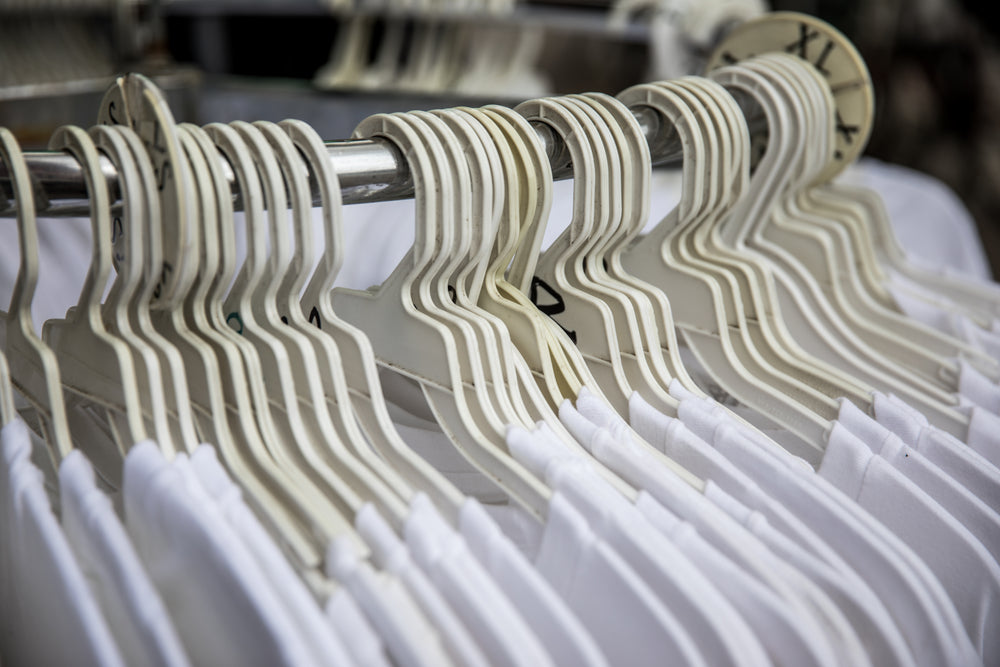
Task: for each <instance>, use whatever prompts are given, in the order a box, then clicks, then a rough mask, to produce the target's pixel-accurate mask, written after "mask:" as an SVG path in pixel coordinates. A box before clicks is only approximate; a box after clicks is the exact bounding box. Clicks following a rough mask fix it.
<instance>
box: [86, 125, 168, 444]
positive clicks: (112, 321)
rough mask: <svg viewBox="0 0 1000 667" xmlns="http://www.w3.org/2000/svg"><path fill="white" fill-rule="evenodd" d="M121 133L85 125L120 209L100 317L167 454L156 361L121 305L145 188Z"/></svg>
mask: <svg viewBox="0 0 1000 667" xmlns="http://www.w3.org/2000/svg"><path fill="white" fill-rule="evenodd" d="M124 132H131V130H130V129H128V128H125V127H116V126H110V125H96V126H94V127H93V128H91V130H90V135H91V137H92V138H93V140H94V143H95V144H96V146H97V148H98V149H99V150H100V151H101V152H102V153H103V154H105V155H107V156H108V158H109V159H110V160H111V162H112V164H114V166H115V171H117V172H118V183H119V188H120V189H121V191H122V214H121V217H115V218H114V220H113V227H112V234H111V243H112V248H113V251H114V253H115V259H116V260H117V261H116V262H115V264H116V268H117V274H116V276H115V279H114V281H113V282H112V284H111V290H110V291H109V292H108V296H107V298H106V299H105V301H104V305H103V308H102V316H103V321H104V325H105V328H106V330H107V332H108V334H110V335H112V336H114V337H115V338H116V339H117V340H119V341H121V342H122V343H124V344H125V345H127V346H128V348H129V350H131V352H132V362H133V366H134V368H135V372H136V381H137V384H138V386H139V387H141V390H140V391H139V394H138V396H139V399H140V401H141V403H142V411H143V414H144V416H145V419H146V427H147V428H148V429H149V431H150V433H152V434H153V436H154V438H155V439H156V442H157V444H158V445H159V446H160V448H161V449H162V450H163V452H164V455H165V456H166V457H167V458H168V459H171V458H173V457H174V454H175V453H176V451H177V448H176V447H175V445H174V436H173V434H172V433H171V431H170V425H169V423H168V421H167V402H166V397H165V388H164V382H163V377H162V375H161V372H160V361H159V359H158V358H157V356H156V352H155V351H154V350H153V349H152V347H151V346H150V345H149V344H147V343H146V342H145V341H144V340H142V339H141V338H139V336H138V335H137V334H136V332H135V331H134V330H133V328H132V324H131V322H130V320H129V316H128V311H127V305H128V303H129V302H130V300H131V299H132V297H133V295H134V293H135V292H136V291H137V290H138V287H139V282H140V280H141V278H142V268H141V265H140V264H139V262H140V261H141V259H142V255H143V248H142V246H143V243H144V242H145V231H144V229H143V220H142V213H143V212H144V208H145V207H144V203H143V198H144V197H145V193H144V191H143V188H142V187H141V184H140V183H139V170H138V168H137V166H136V162H135V158H134V157H133V156H132V152H131V151H130V150H129V147H128V145H127V144H126V143H125V140H124V139H123V138H122V135H121V134H120V133H124Z"/></svg>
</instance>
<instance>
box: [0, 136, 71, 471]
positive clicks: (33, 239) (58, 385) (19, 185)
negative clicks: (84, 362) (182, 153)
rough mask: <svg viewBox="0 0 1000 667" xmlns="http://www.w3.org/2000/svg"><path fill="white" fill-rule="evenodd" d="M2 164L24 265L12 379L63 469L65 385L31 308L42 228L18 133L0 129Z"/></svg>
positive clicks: (15, 306)
mask: <svg viewBox="0 0 1000 667" xmlns="http://www.w3.org/2000/svg"><path fill="white" fill-rule="evenodd" d="M0 159H2V160H3V162H4V163H5V164H6V165H7V173H9V174H10V176H11V189H12V191H13V194H14V201H15V202H16V203H17V236H18V243H19V245H20V258H21V264H20V266H19V267H18V270H17V280H16V282H15V283H14V289H13V291H12V292H11V297H10V309H9V311H8V312H7V313H6V314H4V317H3V320H4V321H3V324H4V329H5V331H4V333H5V337H6V341H5V350H4V351H5V352H6V353H7V355H8V364H9V366H10V379H11V383H12V384H13V385H14V388H16V389H17V390H18V392H20V394H21V395H22V396H24V397H25V398H26V399H27V400H28V402H29V403H30V404H31V406H32V408H34V410H35V411H36V412H37V413H38V415H39V417H40V418H41V424H42V429H43V432H44V435H45V439H46V441H47V442H48V444H49V452H50V454H51V455H52V458H53V461H54V462H55V464H56V465H57V466H58V464H59V462H60V461H62V459H63V458H64V457H65V456H66V455H67V454H69V452H71V451H72V450H73V442H72V440H71V439H70V432H69V424H68V422H67V420H66V404H65V402H64V398H63V390H62V379H61V378H60V376H59V363H58V362H57V361H56V357H55V354H54V353H53V352H52V350H51V348H49V346H48V345H46V344H45V343H44V342H43V341H42V340H41V339H40V338H39V337H38V335H37V334H36V333H35V327H34V324H32V321H31V302H32V300H33V299H34V296H35V287H36V285H37V284H38V222H37V220H36V218H35V196H34V190H33V189H32V183H31V175H30V174H29V173H28V165H27V163H26V162H25V161H24V155H23V154H22V153H21V147H20V146H18V144H17V140H16V139H15V138H14V135H13V133H11V132H10V130H8V129H7V128H5V127H0Z"/></svg>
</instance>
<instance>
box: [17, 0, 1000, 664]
mask: <svg viewBox="0 0 1000 667" xmlns="http://www.w3.org/2000/svg"><path fill="white" fill-rule="evenodd" d="M328 4H329V3H328ZM333 4H337V3H333ZM494 4H495V3H494ZM500 4H501V5H504V3H500ZM682 4H683V3H682ZM688 4H691V7H686V6H685V7H677V8H673V9H671V10H670V11H669V12H668V11H667V10H665V9H664V8H662V7H659V6H657V7H653V6H652V5H650V3H649V2H648V1H647V0H621V2H618V3H616V5H617V7H616V9H615V11H614V12H613V13H614V16H615V17H616V18H615V21H616V22H617V23H616V25H617V29H620V28H622V27H623V24H622V18H623V17H625V16H630V15H631V14H636V15H637V16H638V15H644V12H649V13H651V15H652V17H653V18H652V21H653V24H654V33H652V34H655V35H659V36H661V37H664V38H669V39H668V41H674V42H676V43H669V44H668V43H664V44H657V48H656V55H657V56H660V57H662V56H663V55H664V54H671V53H672V54H675V55H676V57H677V58H684V59H687V58H689V57H693V54H692V53H691V46H692V45H693V44H697V45H700V47H699V48H702V49H705V50H706V51H705V53H701V54H700V55H699V56H698V57H699V58H700V59H701V60H704V68H705V69H704V71H703V72H702V73H701V74H700V75H697V76H695V75H689V74H687V73H686V72H685V70H686V69H687V68H689V67H690V66H691V63H693V62H694V61H693V60H691V61H688V60H684V62H681V61H678V62H677V63H674V64H675V65H676V66H677V68H678V69H677V70H676V71H677V75H676V77H674V78H670V79H667V80H663V81H657V82H652V83H643V84H638V85H634V86H632V87H630V88H628V89H626V90H623V91H620V92H619V93H618V94H617V96H616V97H613V96H611V95H608V94H604V93H584V94H570V95H559V96H550V97H544V98H539V99H527V100H525V101H522V102H521V103H520V104H517V105H516V106H515V107H513V108H511V107H510V106H505V105H497V104H488V105H485V106H484V105H483V103H482V102H480V103H479V104H471V103H464V102H463V103H456V104H455V106H452V107H450V108H439V109H435V110H433V111H425V110H416V111H407V112H393V113H371V112H372V111H373V109H372V108H370V106H371V105H370V104H369V103H368V101H367V99H366V98H365V97H364V95H366V94H368V93H363V92H362V91H364V90H369V89H375V90H377V89H380V88H381V87H382V86H385V85H389V83H392V84H393V85H394V86H398V87H400V89H401V90H402V89H405V90H406V91H409V92H413V91H417V90H421V91H425V92H426V91H432V92H434V93H435V94H438V93H440V92H442V91H445V90H450V91H451V92H453V93H456V94H457V93H462V92H464V93H465V94H470V91H480V92H483V91H492V92H490V94H491V95H492V94H494V93H495V92H496V91H502V90H508V92H510V90H509V89H508V88H506V87H509V86H510V85H512V84H513V83H516V82H518V81H522V80H529V79H531V78H532V77H531V76H529V75H532V73H533V72H534V70H533V69H532V68H531V67H529V64H531V63H534V61H535V59H536V57H537V56H538V53H539V52H540V49H541V45H542V43H543V42H542V39H541V35H542V34H543V33H542V32H541V31H540V29H539V30H536V29H535V28H534V26H532V29H531V30H522V29H521V28H523V26H521V27H518V28H517V30H506V29H505V30H502V31H495V30H493V29H488V28H497V26H490V25H488V21H487V23H485V24H484V25H483V26H482V29H477V30H474V31H472V32H466V30H467V28H468V27H467V26H464V25H463V24H462V22H461V21H460V20H458V18H456V17H458V16H461V15H462V14H463V12H466V11H467V10H469V8H459V11H457V12H455V14H456V16H454V17H453V16H452V12H451V10H449V12H448V16H447V18H448V21H443V15H441V16H439V15H438V14H435V13H434V12H441V11H443V9H441V8H432V7H425V8H424V7H422V8H404V7H402V6H400V7H394V8H389V9H392V10H393V11H394V12H395V11H397V10H403V9H405V10H406V12H407V16H406V20H405V21H403V19H401V18H399V17H396V16H389V17H386V18H385V19H384V20H382V18H381V17H379V16H378V12H376V13H375V14H372V15H371V16H369V15H368V14H367V13H364V12H362V13H361V14H357V15H355V14H353V13H352V12H354V11H355V10H356V9H358V8H354V7H350V8H349V7H346V6H345V7H339V5H338V7H336V9H337V11H339V12H345V13H344V15H343V16H341V17H340V19H339V20H338V25H339V28H338V30H339V32H338V34H337V41H336V42H335V46H334V49H333V53H332V55H331V60H330V62H329V63H328V64H327V65H325V66H324V68H323V71H322V72H320V73H318V74H317V80H318V81H320V80H321V81H322V82H323V83H324V85H330V86H333V87H337V88H338V89H340V90H341V93H339V94H338V96H337V98H338V104H340V103H341V102H343V103H344V104H349V105H357V104H359V103H362V102H363V104H362V106H364V107H365V112H364V113H365V115H366V117H365V118H364V119H363V120H361V122H359V123H357V125H356V126H354V130H353V132H352V133H351V134H350V138H349V139H343V140H332V141H331V140H328V139H324V138H323V137H321V136H320V134H319V133H318V132H317V131H316V130H315V129H313V127H311V126H310V125H309V124H307V123H305V122H303V121H299V120H284V121H281V122H280V123H276V122H271V121H264V120H253V119H252V118H250V117H248V118H246V119H244V120H233V121H231V122H230V121H227V122H211V123H209V124H207V125H205V126H204V127H199V126H197V125H194V124H192V123H180V124H178V123H177V122H176V121H175V119H174V110H172V109H171V108H170V105H169V104H168V102H167V97H166V96H165V94H164V92H163V91H162V90H160V88H158V87H157V85H156V84H155V83H154V82H153V81H152V80H151V79H150V78H148V77H146V76H143V75H141V74H137V73H130V74H127V75H123V76H121V77H119V78H117V79H116V80H115V81H114V82H113V83H112V84H111V86H110V87H109V88H108V90H107V92H106V94H105V96H104V98H103V99H102V101H101V104H100V107H99V109H98V113H97V118H98V123H99V124H98V125H95V126H94V127H93V128H91V129H89V130H84V129H82V128H79V127H75V126H73V125H65V126H63V127H61V128H59V129H58V130H56V131H55V132H54V133H53V135H52V137H51V139H50V143H49V145H48V149H47V150H44V151H35V150H32V151H27V152H25V151H24V150H22V149H21V146H20V144H19V143H18V140H17V139H15V137H14V134H13V133H12V132H11V131H10V130H8V129H6V128H3V127H0V302H4V299H8V301H6V302H4V303H5V306H6V310H2V311H0V664H2V665H8V664H9V665H22V664H24V665H43V666H44V665H102V666H112V667H115V666H117V665H149V666H153V667H175V666H176V667H184V666H186V665H212V666H213V667H214V666H216V665H218V666H220V667H225V666H227V665H240V666H251V667H252V666H254V665H267V666H269V667H271V666H281V665H294V666H295V667H310V666H313V665H315V666H317V667H319V666H329V667H341V666H344V667H346V666H348V665H362V666H364V667H388V666H389V665H394V666H395V665H398V666H400V667H439V666H448V665H456V666H458V665H462V666H470V667H487V666H492V665H497V666H504V667H546V666H552V667H606V666H609V665H649V666H653V665H663V664H671V665H674V664H676V665H685V666H692V667H767V666H768V665H779V666H782V667H843V666H850V667H916V666H920V667H939V666H953V665H954V666H961V667H965V666H977V665H1000V283H996V282H993V281H992V279H991V276H990V274H989V271H988V267H987V264H986V252H985V248H984V246H983V244H982V241H981V240H980V239H979V238H978V235H977V234H976V228H975V225H974V224H973V221H972V218H971V216H970V214H969V213H968V211H966V210H965V208H964V207H963V206H962V204H961V203H960V202H959V201H958V200H957V198H956V197H955V196H954V194H953V193H952V192H951V191H950V190H948V188H947V187H945V186H944V185H943V184H941V183H940V182H937V181H934V180H933V179H931V178H930V177H928V176H925V175H923V174H920V173H917V172H913V171H911V170H907V169H903V168H899V167H896V166H894V165H889V164H885V163H881V162H878V161H877V160H875V159H873V158H860V159H859V155H860V154H861V152H863V150H864V148H865V145H866V142H867V139H868V136H869V133H870V132H871V130H872V127H873V126H874V124H875V123H874V121H875V115H874V86H873V84H872V82H871V79H870V77H869V75H868V72H867V70H866V68H865V63H864V61H863V60H862V59H861V57H860V55H859V54H858V53H857V51H856V50H855V48H854V47H853V45H851V44H850V43H849V42H848V41H847V40H846V38H845V37H844V36H843V35H842V34H840V33H839V32H838V31H837V30H835V29H834V28H833V27H832V26H829V25H827V24H825V23H823V22H821V21H819V20H818V19H815V18H813V17H809V16H806V15H803V14H794V13H790V12H774V13H765V12H764V11H763V10H764V8H763V7H761V6H760V3H759V2H758V1H757V0H726V1H725V2H724V3H721V4H720V3H718V2H713V3H703V4H704V6H702V5H701V4H699V3H688ZM723 5H725V6H723ZM331 7H332V5H331ZM382 9H385V8H374V7H372V8H368V9H367V10H366V11H375V10H378V11H382ZM488 9H489V10H490V11H489V16H490V17H493V15H494V14H495V15H498V16H499V15H500V14H507V13H510V12H513V14H512V16H519V14H520V11H521V8H519V7H516V6H515V5H512V4H510V3H508V4H506V5H504V6H503V7H500V6H499V5H497V6H496V7H493V6H491V7H489V8H488ZM501 9H502V10H503V11H500V10H501ZM508 10H509V11H508ZM553 11H554V13H555V14H556V15H558V16H560V17H561V16H562V14H561V13H560V12H563V11H566V10H564V9H562V8H560V9H557V10H553ZM574 11H576V10H574ZM410 12H412V13H413V15H412V16H411V15H410ZM428 12H430V15H431V18H433V21H431V22H429V23H426V22H424V21H423V20H422V19H426V18H427V17H426V16H423V15H424V14H427V13H428ZM0 13H2V10H0ZM477 20H478V19H477ZM483 20H484V21H486V20H487V19H483ZM488 20H490V21H491V20H493V18H489V19H488ZM534 20H535V19H534V18H532V21H534ZM629 20H631V19H629ZM453 22H454V25H453V24H452V23H453ZM411 24H412V25H411ZM519 24H520V21H519ZM501 32H502V33H503V34H508V33H509V34H510V35H514V34H515V33H517V36H516V38H514V41H515V46H516V48H514V49H513V50H512V51H511V53H510V55H511V58H509V62H498V61H497V59H496V53H498V52H506V51H504V50H503V49H501V48H500V47H501V46H503V43H502V42H503V40H499V39H498V38H497V35H498V34H500V33H501ZM522 33H523V34H522ZM793 39H795V40H798V41H795V42H794V43H793V46H789V43H790V41H791V40H793ZM682 40H690V42H688V41H683V43H682ZM716 42H717V43H716ZM712 43H716V44H715V45H714V46H712V47H709V46H708V45H709V44H712ZM823 45H825V46H823ZM820 49H822V50H820ZM708 50H711V53H709V52H708ZM456 54H458V55H461V54H465V55H469V54H474V57H472V56H470V58H456ZM491 54H492V55H491ZM466 61H468V62H466ZM662 65H663V63H662V62H661V66H662ZM699 67H701V65H699ZM526 76H527V77H528V79H526V78H525V77H526ZM532 76H533V75H532ZM529 83H530V81H529ZM536 83H537V81H536ZM533 85H534V84H533ZM534 87H535V88H537V86H534ZM369 92H370V90H369ZM234 94H236V93H234ZM239 95H242V93H239ZM341 97H342V98H343V100H341V99H340V98H341ZM401 101H404V102H405V100H401ZM425 102H426V100H425V101H423V102H421V103H420V104H419V105H417V104H414V107H418V106H419V108H420V109H425V108H431V107H430V106H429V105H427V104H426V103H425ZM208 116H209V117H215V116H214V115H212V114H208ZM81 212H85V213H81ZM69 213H72V214H73V215H76V216H81V215H82V216H83V217H76V218H72V219H71V220H66V219H63V220H61V221H49V220H46V223H45V224H44V225H41V226H40V225H39V224H38V219H39V218H42V219H45V218H64V217H66V216H67V215H68V214H69ZM5 218H10V223H11V224H9V225H8V224H5ZM60 224H61V225H62V226H61V227H59V226H58V225H60ZM65 295H78V296H76V297H75V301H67V302H64V301H63V299H64V298H65ZM8 304H9V305H8Z"/></svg>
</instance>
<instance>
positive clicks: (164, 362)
mask: <svg viewBox="0 0 1000 667" xmlns="http://www.w3.org/2000/svg"><path fill="white" fill-rule="evenodd" d="M117 129H118V131H119V136H120V137H121V138H122V139H123V140H124V142H125V144H126V145H127V146H128V148H129V150H130V151H131V154H132V156H133V159H134V160H135V166H136V169H137V172H138V177H139V184H140V185H141V188H142V190H143V192H144V195H143V196H142V197H141V199H140V200H139V201H140V202H141V204H142V209H141V211H137V213H138V216H139V217H138V220H137V221H136V222H135V223H134V224H135V225H136V226H137V227H140V228H141V231H140V233H139V235H138V240H139V241H140V242H139V245H138V247H137V248H136V247H134V246H133V247H131V248H130V250H129V253H133V252H134V253H135V255H134V256H133V255H131V254H130V255H129V257H130V259H129V261H130V262H134V264H135V266H136V267H137V269H138V270H140V271H141V273H140V275H139V283H138V285H137V286H136V288H135V289H134V290H133V291H132V292H131V295H130V296H129V297H128V298H125V295H122V297H121V298H123V299H124V303H123V304H122V307H123V308H124V309H125V313H126V315H127V317H128V319H129V323H130V324H131V328H132V331H133V333H134V334H135V335H136V336H138V337H139V338H141V339H142V340H143V341H144V342H145V343H146V344H147V345H149V346H150V347H151V349H152V350H153V352H154V354H155V355H156V357H157V361H158V363H159V367H160V373H161V376H162V380H163V387H164V395H165V400H166V410H167V419H168V423H169V424H170V427H171V429H172V433H173V434H174V440H175V443H176V444H177V446H178V448H180V449H184V450H187V451H192V450H193V448H194V447H195V446H196V445H197V444H198V442H199V439H198V436H197V429H196V427H195V423H194V414H193V411H192V410H191V400H190V396H189V392H188V385H187V376H186V374H185V372H184V361H183V359H182V358H181V355H180V353H179V352H178V351H177V349H176V348H174V347H173V346H172V345H171V344H170V343H169V342H168V341H167V340H166V339H164V338H163V336H161V335H160V334H159V332H158V331H157V330H156V328H155V327H154V326H153V322H152V318H151V317H150V303H151V302H152V300H153V298H154V297H153V294H154V292H155V291H156V290H157V288H158V286H159V285H160V280H161V276H162V272H161V269H160V267H161V266H162V254H161V247H162V243H161V241H160V239H161V225H160V223H161V220H160V206H159V193H158V190H157V180H156V174H155V172H154V169H153V165H152V162H151V160H150V158H149V154H148V153H147V152H146V149H145V148H144V147H143V145H142V141H141V140H140V138H139V137H138V135H137V134H136V133H135V132H134V131H131V130H129V129H128V128H126V127H124V126H118V128H117ZM110 296H111V295H109V301H110ZM105 307H106V308H107V304H106V306H105Z"/></svg>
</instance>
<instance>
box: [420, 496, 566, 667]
mask: <svg viewBox="0 0 1000 667" xmlns="http://www.w3.org/2000/svg"><path fill="white" fill-rule="evenodd" d="M403 532H404V535H405V539H406V544H407V546H408V547H409V548H410V553H411V554H412V555H413V558H414V560H415V561H416V562H417V563H418V564H419V565H420V567H421V569H423V571H424V572H426V573H427V576H428V577H429V578H430V580H431V581H432V582H434V584H435V586H436V587H437V589H438V590H439V591H440V592H441V594H442V595H443V596H444V597H445V599H446V600H447V601H448V603H449V604H450V605H451V607H452V609H454V610H455V612H456V613H457V614H458V615H459V617H460V618H461V619H462V622H463V623H464V624H465V626H466V627H467V628H468V629H469V631H470V632H471V633H472V636H473V637H474V638H475V639H476V643H477V644H478V645H479V647H480V649H482V651H483V653H484V654H485V655H486V657H487V659H488V660H489V661H490V662H491V663H492V664H497V665H549V664H552V660H551V658H550V657H549V655H548V652H547V651H546V650H545V648H544V646H543V645H542V643H541V641H539V638H538V637H537V636H536V635H535V633H534V632H533V631H532V629H531V628H530V627H529V625H528V624H527V623H526V622H525V620H524V619H523V618H522V617H521V615H520V614H519V613H518V611H517V609H516V608H515V607H514V605H513V604H511V602H510V600H508V599H507V597H506V595H505V594H504V593H503V591H501V589H500V588H499V586H497V584H496V583H495V582H494V581H493V579H492V578H491V577H490V576H489V575H488V574H487V573H486V571H485V570H484V569H483V568H482V566H481V565H480V564H479V561H477V560H476V558H475V557H474V556H473V555H472V554H471V553H470V552H469V549H468V547H467V546H466V544H465V540H463V539H462V536H461V535H459V534H458V533H456V532H455V531H454V530H453V529H452V528H451V527H450V526H449V525H448V524H447V522H445V520H444V519H443V518H442V517H441V515H440V514H438V512H437V510H436V509H435V508H434V506H433V504H432V503H431V501H430V500H429V499H428V498H427V496H425V495H423V494H418V495H417V496H416V497H415V498H414V499H413V500H412V501H411V503H410V514H409V515H408V516H407V518H406V523H405V526H404V528H403Z"/></svg>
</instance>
